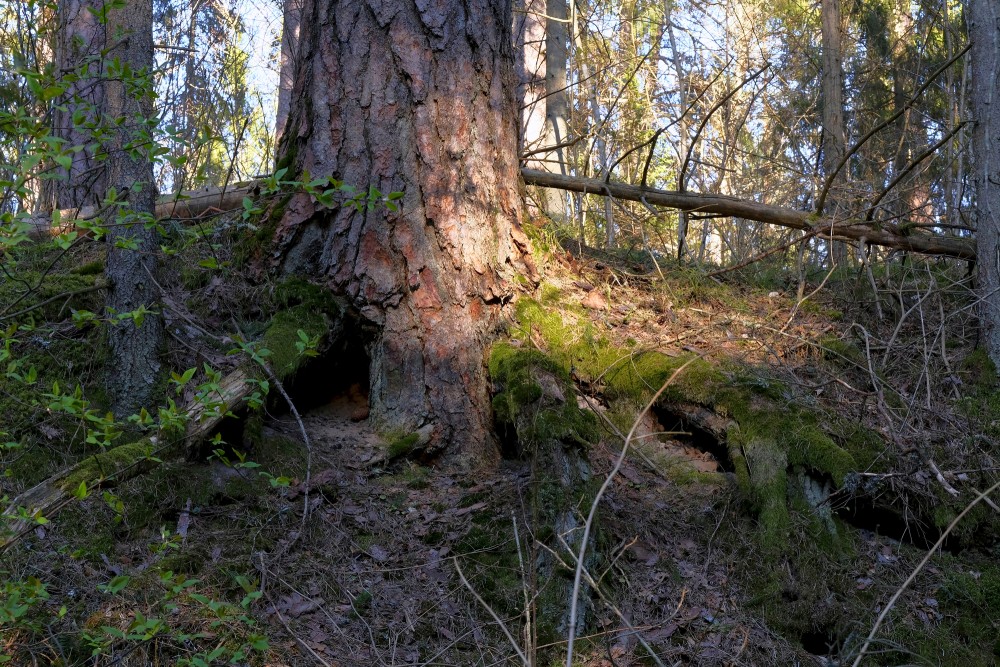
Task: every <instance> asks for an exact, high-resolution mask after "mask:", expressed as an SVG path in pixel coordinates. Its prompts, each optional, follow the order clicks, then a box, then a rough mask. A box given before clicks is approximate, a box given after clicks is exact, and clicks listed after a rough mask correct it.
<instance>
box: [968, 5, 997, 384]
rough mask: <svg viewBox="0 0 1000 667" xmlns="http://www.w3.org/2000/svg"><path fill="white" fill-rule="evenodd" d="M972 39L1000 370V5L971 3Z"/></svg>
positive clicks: (981, 206)
mask: <svg viewBox="0 0 1000 667" xmlns="http://www.w3.org/2000/svg"><path fill="white" fill-rule="evenodd" d="M969 38H970V40H971V41H972V112H973V115H974V117H975V121H976V125H975V129H974V130H973V132H972V148H973V152H974V154H975V170H974V172H973V173H974V175H975V183H976V212H977V220H976V248H977V256H978V257H979V261H978V262H977V264H976V266H977V267H978V272H979V276H978V277H979V291H980V298H981V302H980V319H981V321H982V327H983V341H984V343H985V345H986V350H987V351H988V352H989V355H990V358H991V359H993V362H994V363H995V364H997V366H998V367H1000V7H998V6H997V4H996V2H995V1H994V0H971V1H970V3H969Z"/></svg>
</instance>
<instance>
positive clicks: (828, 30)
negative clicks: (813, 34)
mask: <svg viewBox="0 0 1000 667" xmlns="http://www.w3.org/2000/svg"><path fill="white" fill-rule="evenodd" d="M820 11H821V17H820V18H821V24H822V36H823V80H822V88H823V176H824V178H825V177H827V176H828V175H829V174H831V173H832V172H833V170H834V169H835V168H836V166H837V165H838V164H840V160H841V159H843V157H844V154H845V153H846V152H847V138H846V133H845V131H844V73H843V64H842V63H843V47H842V42H843V27H842V26H843V24H842V21H841V15H840V0H822V3H821V9H820ZM846 173H847V172H846V170H841V172H840V175H838V176H837V180H836V181H835V183H834V185H833V188H834V189H833V190H831V192H832V194H833V196H832V197H831V199H830V204H831V208H830V215H831V217H833V218H834V219H839V218H841V217H843V216H844V215H845V214H846V211H845V210H843V208H844V207H843V192H840V190H841V189H842V188H843V181H844V177H845V175H846ZM830 256H831V260H832V261H833V262H834V263H836V264H843V263H844V261H845V260H846V259H847V245H846V244H844V243H843V242H841V241H834V242H833V245H832V247H831V248H830Z"/></svg>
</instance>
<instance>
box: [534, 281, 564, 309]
mask: <svg viewBox="0 0 1000 667" xmlns="http://www.w3.org/2000/svg"><path fill="white" fill-rule="evenodd" d="M539 293H540V295H541V297H540V300H541V302H542V303H544V304H547V305H551V304H556V303H559V301H560V300H562V290H561V289H559V288H558V287H556V286H555V285H553V284H552V283H542V285H541V286H540V287H539Z"/></svg>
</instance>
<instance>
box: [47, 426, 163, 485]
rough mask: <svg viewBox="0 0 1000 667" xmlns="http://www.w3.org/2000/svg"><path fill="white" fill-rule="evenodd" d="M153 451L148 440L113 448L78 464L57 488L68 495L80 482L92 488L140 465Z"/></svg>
mask: <svg viewBox="0 0 1000 667" xmlns="http://www.w3.org/2000/svg"><path fill="white" fill-rule="evenodd" d="M155 451H156V446H155V445H154V444H153V443H152V442H151V441H150V440H149V439H148V438H143V439H142V440H139V441H137V442H132V443H129V444H127V445H119V446H118V447H113V448H111V449H109V450H107V451H104V452H100V453H98V454H95V455H94V456H90V457H88V458H86V459H84V460H83V461H81V462H80V463H78V464H77V465H76V466H75V467H74V468H73V470H72V471H70V473H69V474H68V475H67V476H66V478H65V479H64V480H62V482H60V484H59V486H60V488H62V489H63V490H64V491H67V492H69V493H72V492H73V491H75V490H76V489H78V488H79V487H80V483H81V482H84V483H86V484H87V486H88V487H92V486H94V482H96V481H98V480H103V479H109V478H113V477H114V476H116V475H117V474H118V473H119V472H121V471H123V470H125V469H126V468H131V467H132V466H136V465H139V464H141V463H142V462H143V461H146V460H147V459H149V458H150V457H151V456H153V453H154V452H155Z"/></svg>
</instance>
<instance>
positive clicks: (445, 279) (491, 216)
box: [274, 0, 526, 467]
mask: <svg viewBox="0 0 1000 667" xmlns="http://www.w3.org/2000/svg"><path fill="white" fill-rule="evenodd" d="M510 11H511V10H510V5H509V3H504V2H492V1H490V0H471V1H466V2H463V1H461V0H436V1H434V2H424V1H422V0H420V1H417V0H402V1H399V2H381V1H379V0H310V1H308V2H306V3H305V6H304V9H303V16H302V24H301V33H300V41H299V54H300V57H299V59H298V65H297V68H296V74H295V86H294V89H293V94H292V102H291V112H290V117H289V123H288V125H287V128H286V132H285V135H284V138H283V140H282V146H281V149H280V150H281V155H283V157H282V158H280V160H279V164H281V165H288V166H289V167H290V170H291V171H290V174H296V175H302V174H303V173H304V172H305V171H308V172H309V173H310V174H311V175H312V177H313V178H315V177H318V176H332V177H334V178H336V179H339V180H341V181H343V182H345V183H347V184H350V185H353V186H356V187H359V188H362V189H367V188H369V187H374V188H377V189H378V190H379V191H381V192H383V193H390V192H403V193H404V195H403V198H402V199H401V200H400V201H399V204H400V208H399V211H397V212H392V211H388V210H386V209H385V208H382V207H375V208H370V209H368V210H365V211H357V210H355V209H354V208H351V207H343V208H339V209H330V210H327V209H324V208H322V207H321V206H319V205H318V204H317V203H316V202H314V201H313V200H311V199H310V197H309V196H307V195H305V194H300V195H297V196H295V197H294V198H293V199H292V200H291V201H290V202H289V203H288V205H287V207H286V208H285V210H284V214H283V216H282V218H281V220H280V222H279V223H278V226H277V228H276V230H275V235H274V241H275V255H274V258H275V260H276V261H277V262H278V263H279V264H280V265H281V267H282V269H283V271H284V272H285V273H298V274H301V275H304V276H308V277H309V278H310V279H311V280H313V281H315V282H320V283H322V284H325V285H326V286H328V287H329V288H330V289H331V290H332V291H333V292H334V293H335V294H337V295H340V296H342V297H344V298H345V299H346V300H347V302H348V303H349V304H350V306H351V307H352V308H353V310H354V311H356V312H357V313H358V315H359V316H360V318H361V320H362V324H364V325H367V328H366V329H365V330H368V331H370V332H371V333H369V334H368V351H369V354H370V357H371V364H370V379H371V389H370V394H371V395H370V399H371V400H370V403H371V417H370V418H371V420H372V421H373V423H374V424H375V426H376V427H377V428H380V429H382V430H383V431H385V432H396V433H414V432H419V433H420V434H421V435H422V436H427V435H429V438H430V441H429V443H428V445H427V450H426V452H425V453H426V454H428V455H437V454H441V453H447V454H448V455H449V459H450V461H451V462H452V463H453V464H457V465H459V466H461V467H477V466H480V465H488V464H492V463H494V462H495V461H496V460H497V459H498V456H499V455H498V450H497V447H496V444H495V441H494V436H493V429H492V418H491V410H490V396H489V386H488V383H487V378H486V374H485V371H484V353H485V345H486V342H487V340H488V339H489V338H490V336H491V334H492V332H493V331H494V330H495V328H496V326H497V325H498V323H499V316H500V312H501V306H502V304H503V303H504V302H505V301H507V300H508V299H509V298H510V297H511V295H512V294H511V285H510V282H509V281H510V279H511V278H512V277H513V275H514V273H515V272H517V271H518V270H519V269H520V268H521V267H523V266H524V264H523V262H524V261H526V260H525V257H526V255H525V246H526V243H525V240H524V237H523V235H522V233H521V232H520V221H521V199H520V195H519V186H518V183H519V179H518V170H517V155H516V149H517V117H518V114H517V108H516V106H515V104H514V91H515V79H514V71H513V48H512V45H511V36H510V26H511V13H510ZM421 441H423V438H421ZM446 448H447V449H446Z"/></svg>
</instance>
